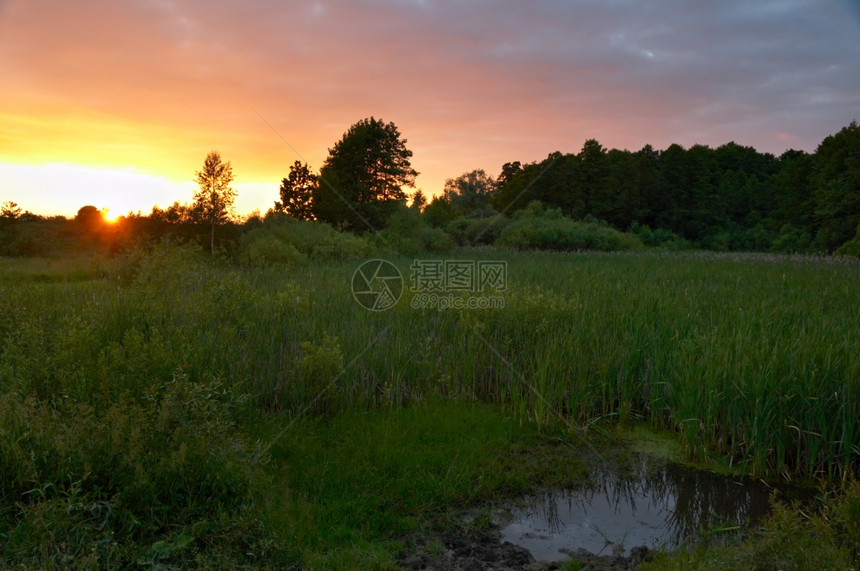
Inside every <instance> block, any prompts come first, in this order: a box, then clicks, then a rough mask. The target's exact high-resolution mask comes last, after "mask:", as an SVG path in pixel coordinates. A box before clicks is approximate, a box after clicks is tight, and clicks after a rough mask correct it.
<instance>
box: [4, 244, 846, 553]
mask: <svg viewBox="0 0 860 571" xmlns="http://www.w3.org/2000/svg"><path fill="white" fill-rule="evenodd" d="M450 257H453V258H456V257H461V258H480V259H485V260H493V259H498V258H500V257H501V258H503V259H504V260H506V262H507V288H506V289H505V290H504V291H500V292H496V294H497V295H499V296H501V297H503V298H504V302H505V304H504V308H503V309H485V310H465V309H461V310H457V309H450V310H445V311H439V310H435V309H412V307H411V306H410V303H409V297H410V296H411V295H412V294H411V292H409V291H407V292H406V294H405V296H404V297H405V299H403V300H401V303H400V304H398V305H397V306H396V307H395V308H393V309H392V310H390V311H388V312H370V311H367V310H364V309H362V308H361V307H360V306H359V305H358V304H357V303H356V302H355V301H354V300H353V298H352V294H351V291H350V279H351V277H352V274H353V272H354V271H355V268H356V267H357V265H358V264H359V263H360V262H361V261H362V260H356V261H352V260H330V261H328V262H325V263H323V262H319V261H314V260H313V259H312V258H311V259H310V261H304V262H303V263H302V264H301V265H298V266H291V265H281V266H275V267H255V266H248V265H235V264H233V263H232V262H230V261H229V260H224V259H215V260H213V259H211V257H209V256H202V255H200V254H199V253H198V252H196V251H195V250H194V249H193V248H188V247H181V246H170V245H162V246H158V247H156V248H154V249H153V250H152V251H150V252H142V251H133V252H129V253H127V254H124V255H121V256H118V257H116V258H113V259H101V258H81V259H78V260H70V261H63V262H58V261H52V260H45V261H38V260H32V259H31V260H21V259H16V260H11V259H3V260H0V275H2V280H0V339H2V340H3V344H2V350H0V420H2V422H0V537H3V539H4V541H2V542H0V544H5V545H6V547H5V548H2V549H0V562H3V563H4V564H13V563H21V562H23V563H24V564H27V565H32V566H45V565H48V566H50V565H52V564H58V565H72V564H74V565H81V566H86V565H87V564H92V565H101V566H128V565H133V564H134V565H136V564H152V565H160V564H166V565H182V566H185V565H204V566H205V565H206V564H212V563H213V562H214V561H217V562H219V563H218V564H220V565H237V566H242V565H253V566H272V567H288V566H290V565H300V564H303V565H312V566H316V567H343V566H345V567H350V566H354V565H358V563H356V562H360V563H361V565H359V566H361V567H371V568H373V567H382V568H384V567H386V566H390V565H391V561H392V559H391V556H392V553H394V552H396V549H397V542H398V541H400V540H401V539H402V536H403V534H406V533H408V532H411V531H414V530H416V529H420V528H421V526H424V525H427V522H428V521H430V520H433V519H434V518H437V517H438V516H439V514H440V513H444V512H445V511H446V510H454V509H459V508H462V507H464V506H468V505H473V504H474V503H476V502H481V501H484V500H486V499H487V498H489V497H491V496H493V495H494V494H512V493H516V492H520V491H523V490H525V489H527V488H529V487H530V486H533V485H536V484H538V483H544V484H546V483H564V482H565V481H567V482H573V481H576V480H577V478H582V477H583V473H582V471H583V465H582V464H581V463H578V462H573V461H571V462H568V463H567V464H566V465H568V468H567V469H565V470H564V471H562V472H561V473H559V474H555V472H554V471H553V469H552V467H553V466H558V464H559V462H558V458H559V456H558V455H559V454H561V453H562V451H567V452H565V453H566V454H568V456H569V455H570V452H569V451H570V450H575V449H576V448H572V447H570V446H549V445H548V444H547V442H550V441H551V437H557V436H560V435H561V436H563V438H564V439H565V440H566V441H568V442H570V443H573V444H574V445H575V447H580V446H587V445H588V444H589V443H590V442H591V440H592V439H593V438H596V437H597V438H600V439H605V438H613V437H612V434H627V433H628V432H627V431H628V429H629V430H633V431H634V432H635V431H641V430H642V429H643V428H644V427H648V428H649V429H650V430H652V431H658V432H660V433H661V434H671V435H674V440H672V441H671V442H669V441H663V440H660V441H653V442H651V443H650V444H647V445H648V446H651V447H652V448H661V449H664V450H665V451H666V453H667V454H669V453H671V454H674V455H680V456H681V457H683V458H686V459H687V460H689V461H695V462H698V463H705V464H711V465H713V464H720V465H723V466H727V467H728V466H731V467H732V468H733V469H740V470H742V471H745V472H749V473H752V474H755V475H758V476H762V477H767V478H791V479H800V480H807V481H808V480H818V481H822V482H826V483H828V485H831V486H836V487H840V486H841V487H845V488H846V489H850V486H852V485H853V484H852V482H853V478H854V476H855V474H856V468H857V460H858V457H860V455H859V454H858V452H860V448H859V447H860V426H859V425H858V422H857V418H858V403H860V389H858V385H857V383H858V379H860V311H857V309H858V298H857V290H856V284H857V283H858V278H860V265H858V264H857V263H854V262H850V261H837V260H836V259H832V258H818V257H801V256H794V257H791V256H769V255H719V254H704V253H698V252H687V253H671V254H670V253H651V252H637V253H629V254H597V253H583V254H548V253H504V252H499V251H493V250H472V251H468V250H466V251H460V252H458V253H456V254H452V255H451V256H446V258H450ZM391 261H392V262H394V263H395V264H396V265H397V266H398V267H399V268H400V269H401V272H402V273H403V275H404V278H405V279H406V281H407V282H409V278H410V275H409V274H410V271H409V267H410V264H411V262H412V259H411V258H409V259H407V258H402V259H401V258H397V259H391ZM407 286H408V283H407ZM457 295H463V294H457ZM834 509H836V508H834ZM840 509H841V508H840ZM845 509H847V508H845ZM368 514H374V515H370V516H369V515H368ZM804 521H805V522H806V523H809V522H810V521H811V520H804ZM840 521H841V520H840ZM806 523H803V522H801V523H799V524H798V525H806ZM822 525H824V524H822ZM840 525H841V524H840ZM780 529H782V528H780ZM785 529H788V528H785ZM785 529H783V532H785ZM4 530H8V531H4ZM780 533H782V532H780ZM785 533H787V532H785ZM839 537H842V536H839ZM251 538H253V539H251ZM834 545H835V544H834ZM837 547H838V546H837ZM834 549H835V548H834ZM840 549H841V547H840ZM249 554H250V555H249ZM854 557H855V558H856V554H855V555H854ZM350 562H352V563H350Z"/></svg>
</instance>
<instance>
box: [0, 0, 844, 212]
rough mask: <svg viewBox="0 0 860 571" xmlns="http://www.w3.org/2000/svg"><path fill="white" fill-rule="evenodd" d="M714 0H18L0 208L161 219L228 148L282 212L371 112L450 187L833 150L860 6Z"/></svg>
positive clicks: (5, 78) (0, 49)
mask: <svg viewBox="0 0 860 571" xmlns="http://www.w3.org/2000/svg"><path fill="white" fill-rule="evenodd" d="M708 4H712V5H704V6H701V5H697V4H695V3H689V2H681V1H680V0H679V1H677V2H674V1H668V0H667V1H665V2H654V3H649V2H633V1H629V2H628V1H624V0H619V1H618V2H612V3H603V2H598V3H595V2H585V1H582V2H577V1H571V2H553V1H548V0H547V1H536V2H529V3H525V2H514V1H513V0H510V1H507V0H499V1H496V2H489V1H486V0H484V1H477V0H475V1H470V2H454V1H450V2H437V1H433V0H359V1H356V0H338V1H329V2H324V1H320V2H284V1H275V0H269V1H258V2H227V1H219V0H214V1H207V2H203V1H202V0H193V1H186V2H170V1H164V0H163V1H151V0H146V1H144V0H135V1H131V0H128V1H122V0H119V1H107V0H91V1H90V0H84V1H80V2H61V1H44V0H0V77H2V87H0V202H2V201H5V200H13V201H15V202H17V203H18V204H19V205H20V206H21V207H22V208H24V209H25V210H30V211H32V212H36V213H40V214H63V215H73V214H74V213H75V212H76V211H77V209H78V208H79V207H80V206H83V205H85V204H93V205H95V206H97V207H99V208H102V207H106V208H109V209H111V210H114V211H117V210H120V211H122V212H127V211H129V210H141V211H143V212H144V213H146V212H148V211H149V210H150V209H151V208H152V206H153V204H156V203H157V204H160V205H161V206H166V205H168V204H170V203H172V202H173V201H174V200H180V201H188V200H190V198H191V195H192V192H193V190H194V182H193V181H194V172H195V170H197V169H199V168H200V166H201V165H202V162H203V159H204V157H205V156H206V154H207V153H208V152H209V151H210V150H212V149H217V150H218V151H220V152H221V154H222V156H223V157H224V158H225V159H226V160H229V161H231V162H232V164H233V169H234V173H235V174H236V184H235V186H236V187H237V189H238V190H239V198H238V200H237V204H236V206H237V210H238V211H239V212H240V213H247V212H250V211H251V210H253V209H255V208H259V209H261V210H263V211H265V210H266V209H267V208H268V207H270V206H271V204H272V202H273V201H274V200H276V199H277V198H278V196H277V192H278V184H279V181H280V179H281V178H283V177H285V176H286V175H287V174H288V172H289V165H290V164H292V163H293V161H295V160H296V159H302V160H306V161H307V162H309V163H310V164H311V166H312V167H313V168H314V169H318V168H319V166H320V165H321V163H322V161H323V160H324V159H325V156H326V154H327V150H328V148H330V147H331V146H332V145H333V144H334V143H335V142H336V141H337V140H338V139H339V138H340V137H341V135H342V134H343V133H344V131H346V129H347V128H348V127H349V126H350V125H351V124H353V123H355V122H356V121H358V120H360V119H363V118H366V117H370V116H371V115H373V116H375V117H377V118H381V119H384V120H385V121H393V122H394V123H396V124H397V126H398V127H399V129H400V131H401V133H402V135H403V137H404V138H406V140H407V141H408V142H407V146H408V147H409V148H410V149H411V150H412V151H413V153H414V156H413V166H414V168H416V169H417V170H418V171H419V172H420V173H421V175H420V176H419V178H418V187H420V188H422V189H423V190H424V191H425V192H426V193H428V194H431V195H433V194H437V193H439V192H440V191H441V189H442V187H443V185H444V181H445V179H447V178H451V177H455V176H458V175H460V174H462V173H463V172H466V171H469V170H472V169H475V168H483V169H486V170H487V171H488V172H489V173H491V174H494V175H495V174H498V172H499V170H500V167H501V165H502V164H503V163H504V162H507V161H513V160H520V161H523V162H526V161H535V160H541V159H543V158H544V157H546V155H547V154H549V153H550V152H553V151H556V150H562V151H565V152H576V151H578V150H579V148H580V147H581V146H582V143H583V142H584V140H585V139H587V138H590V137H594V138H596V139H598V141H600V142H601V143H602V144H603V145H604V146H606V147H617V148H629V149H632V150H635V149H638V148H641V147H642V146H643V145H644V144H646V143H650V144H653V145H654V146H655V147H657V148H665V147H666V146H668V145H669V144H671V143H673V142H678V143H681V144H683V145H685V146H688V145H690V144H693V143H703V144H709V145H712V146H716V145H720V144H723V143H725V142H728V141H730V140H734V141H736V142H738V143H740V144H748V145H753V146H755V147H756V148H758V149H759V150H762V151H770V152H774V153H781V152H782V151H784V150H785V149H786V148H789V147H792V148H802V149H805V150H808V151H812V150H814V149H815V146H816V145H817V144H818V143H819V142H820V141H821V139H822V138H823V137H825V136H826V135H828V134H830V133H834V132H836V131H838V130H839V129H840V128H841V127H842V126H844V125H846V124H848V123H849V122H850V121H851V120H852V119H856V118H860V58H858V55H857V54H858V50H857V49H856V46H857V45H860V41H858V40H860V17H858V13H857V11H852V6H853V4H852V3H851V2H848V1H824V2H813V3H805V2H772V1H762V2H758V3H750V2H721V3H708ZM261 117H262V118H261ZM267 122H268V123H269V124H271V127H272V128H274V130H275V131H277V133H276V132H274V131H273V129H272V128H270V126H269V125H267ZM281 137H283V139H285V140H286V141H287V143H289V145H287V144H285V143H284V141H283V140H282V139H281ZM291 147H292V148H291Z"/></svg>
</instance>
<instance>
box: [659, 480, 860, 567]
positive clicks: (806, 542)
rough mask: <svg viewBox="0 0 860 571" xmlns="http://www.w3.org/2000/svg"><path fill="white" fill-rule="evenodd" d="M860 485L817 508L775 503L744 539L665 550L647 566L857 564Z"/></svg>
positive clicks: (859, 536)
mask: <svg viewBox="0 0 860 571" xmlns="http://www.w3.org/2000/svg"><path fill="white" fill-rule="evenodd" d="M858 530H860V485H858V484H857V483H856V482H852V483H851V484H850V485H849V486H848V489H847V490H846V491H845V493H844V494H841V495H834V496H830V497H827V498H825V501H824V504H823V506H821V508H820V509H819V510H817V511H815V512H812V513H807V512H806V510H803V509H800V508H797V509H795V508H793V507H791V506H788V505H785V504H783V503H776V504H775V505H774V513H773V514H772V515H771V516H770V517H769V518H768V519H767V520H765V522H764V523H763V524H762V525H761V527H760V528H759V529H757V530H755V531H753V532H752V533H750V534H749V536H748V537H746V538H744V540H743V541H742V542H737V541H727V542H724V543H723V544H713V543H712V544H710V545H709V544H707V543H705V544H702V545H700V546H698V547H697V548H695V549H692V550H689V551H680V552H678V553H676V554H671V555H670V554H665V555H660V556H658V557H657V558H656V560H655V561H653V562H651V563H646V564H644V565H643V567H642V568H643V569H644V570H652V569H653V570H657V569H664V570H671V569H679V570H682V569H683V570H687V569H853V568H856V566H857V564H858V562H860V535H858Z"/></svg>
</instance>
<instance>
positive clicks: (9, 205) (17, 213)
mask: <svg viewBox="0 0 860 571" xmlns="http://www.w3.org/2000/svg"><path fill="white" fill-rule="evenodd" d="M20 217H21V207H20V206H18V205H17V204H16V203H15V202H12V201H11V200H7V201H5V202H4V203H3V204H2V205H0V222H11V221H15V220H17V219H18V218H20Z"/></svg>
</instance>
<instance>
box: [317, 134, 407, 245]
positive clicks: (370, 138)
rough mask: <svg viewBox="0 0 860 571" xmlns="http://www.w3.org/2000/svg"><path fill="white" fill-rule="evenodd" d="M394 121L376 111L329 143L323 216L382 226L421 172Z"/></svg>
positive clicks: (355, 225)
mask: <svg viewBox="0 0 860 571" xmlns="http://www.w3.org/2000/svg"><path fill="white" fill-rule="evenodd" d="M411 157H412V151H410V150H409V149H407V148H406V140H405V139H402V138H401V136H400V131H398V129H397V126H396V125H395V124H394V123H385V122H384V121H382V120H378V119H375V118H373V117H371V118H370V119H363V120H361V121H359V122H358V123H356V124H354V125H353V126H351V127H350V128H349V130H348V131H347V132H346V133H344V135H343V137H342V138H341V140H340V141H338V142H337V143H335V145H334V147H332V148H331V149H329V155H328V158H327V159H326V160H325V163H324V164H323V166H322V168H321V169H320V182H319V184H318V185H317V187H316V189H315V191H314V195H313V203H314V214H315V215H316V217H317V218H318V219H319V220H322V221H324V222H329V223H330V224H333V225H336V226H341V227H344V228H348V229H351V230H378V229H380V228H382V227H383V226H385V224H386V222H387V221H388V218H389V216H390V215H391V213H392V212H393V211H394V209H395V208H396V207H397V205H398V204H406V200H407V196H406V192H405V191H404V190H403V187H414V186H415V177H416V176H417V175H418V173H417V172H416V171H415V169H413V168H412V164H411V163H410V161H409V159H410V158H411Z"/></svg>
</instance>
